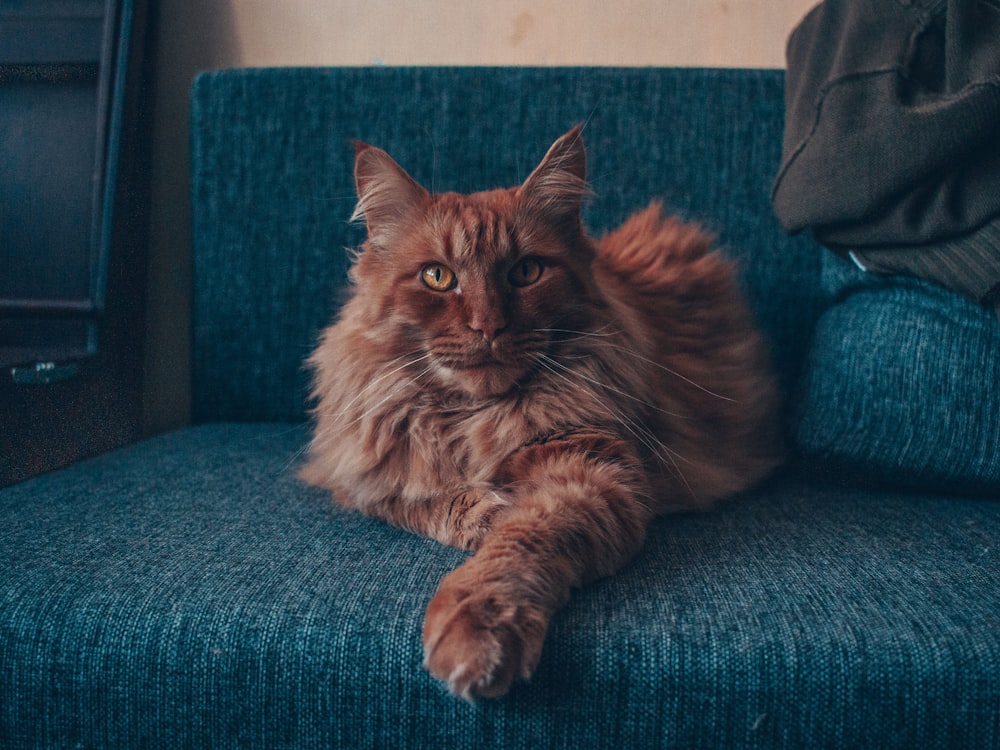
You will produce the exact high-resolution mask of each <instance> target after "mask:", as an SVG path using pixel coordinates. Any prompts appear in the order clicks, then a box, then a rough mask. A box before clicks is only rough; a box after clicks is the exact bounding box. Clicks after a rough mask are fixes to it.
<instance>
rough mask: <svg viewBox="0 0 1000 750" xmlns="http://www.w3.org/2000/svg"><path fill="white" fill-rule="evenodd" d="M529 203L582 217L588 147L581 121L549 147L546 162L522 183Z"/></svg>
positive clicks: (551, 211)
mask: <svg viewBox="0 0 1000 750" xmlns="http://www.w3.org/2000/svg"><path fill="white" fill-rule="evenodd" d="M521 191H522V194H523V195H524V196H525V198H526V199H527V201H528V203H529V205H531V206H532V207H534V208H537V209H540V210H542V211H543V212H545V213H548V214H549V215H553V216H556V217H559V218H569V219H578V218H579V216H580V206H581V204H582V203H583V200H584V198H586V197H587V196H589V195H591V191H590V188H589V187H588V186H587V151H586V149H585V148H584V146H583V136H582V134H581V126H579V125H577V126H576V127H575V128H573V129H572V130H570V131H569V132H568V133H566V134H565V135H564V136H562V137H561V138H559V139H558V140H557V141H556V142H555V143H553V144H552V146H550V147H549V150H548V152H547V153H546V154H545V158H543V159H542V163H541V164H539V165H538V166H537V167H535V171H534V172H532V173H531V174H530V175H528V179H527V180H525V181H524V184H523V185H521Z"/></svg>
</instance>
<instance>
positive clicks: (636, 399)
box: [540, 354, 693, 419]
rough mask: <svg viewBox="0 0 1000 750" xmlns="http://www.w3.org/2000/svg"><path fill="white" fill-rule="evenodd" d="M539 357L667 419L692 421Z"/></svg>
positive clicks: (687, 417) (547, 357)
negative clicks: (665, 416)
mask: <svg viewBox="0 0 1000 750" xmlns="http://www.w3.org/2000/svg"><path fill="white" fill-rule="evenodd" d="M540 357H541V358H543V359H546V360H548V361H549V363H550V364H552V365H553V366H555V367H558V368H560V369H562V370H564V371H566V372H568V373H571V374H572V375H575V376H576V377H578V378H581V379H583V380H586V381H587V382H588V383H593V384H594V385H596V386H598V387H600V388H604V389H605V390H608V391H611V392H612V393H617V394H618V395H619V396H624V397H625V398H628V399H631V400H632V401H635V402H636V403H637V404H641V405H642V406H645V407H646V408H647V409H653V410H654V411H658V412H660V413H661V414H666V415H667V416H668V417H675V418H677V419H693V417H689V416H686V415H684V414H676V413H674V412H672V411H667V410H666V409H662V408H660V407H659V406H657V405H656V404H651V403H649V402H648V401H644V400H643V399H641V398H639V397H638V396H633V395H632V394H631V393H628V392H627V391H623V390H622V389H620V388H615V387H614V386H613V385H609V384H608V383H602V382H601V381H599V380H596V379H594V378H591V377H588V376H587V375H584V374H583V373H582V372H577V371H576V370H573V369H572V368H569V367H567V366H566V365H564V364H562V363H561V362H558V361H557V360H554V359H552V357H550V356H548V355H547V354H542V355H540Z"/></svg>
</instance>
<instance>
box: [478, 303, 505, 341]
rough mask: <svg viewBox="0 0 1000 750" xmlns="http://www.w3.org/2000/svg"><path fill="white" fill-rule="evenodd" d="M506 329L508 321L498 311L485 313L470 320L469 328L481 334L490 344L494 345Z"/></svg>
mask: <svg viewBox="0 0 1000 750" xmlns="http://www.w3.org/2000/svg"><path fill="white" fill-rule="evenodd" d="M506 327H507V321H506V320H504V317H503V315H501V314H500V313H499V312H496V311H489V312H483V313H480V314H477V315H472V316H471V317H470V318H469V328H471V329H472V330H473V331H476V332H477V333H481V334H482V336H483V339H485V340H486V342H487V343H489V344H492V343H493V342H494V341H495V340H496V338H497V336H499V335H500V334H501V333H503V331H504V329H505V328H506Z"/></svg>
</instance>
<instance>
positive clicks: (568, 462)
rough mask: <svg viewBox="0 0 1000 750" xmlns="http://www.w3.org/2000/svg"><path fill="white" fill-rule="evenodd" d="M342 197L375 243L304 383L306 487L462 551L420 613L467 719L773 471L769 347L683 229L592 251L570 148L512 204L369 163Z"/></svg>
mask: <svg viewBox="0 0 1000 750" xmlns="http://www.w3.org/2000/svg"><path fill="white" fill-rule="evenodd" d="M355 180H356V184H357V192H358V196H359V203H358V207H357V211H356V217H363V218H364V220H365V222H366V224H367V229H368V237H367V240H366V241H365V243H364V245H363V247H362V250H361V252H360V253H359V255H358V257H357V260H356V263H355V264H354V267H353V269H352V278H353V281H354V293H353V296H352V297H351V299H350V301H349V302H347V304H346V305H345V306H344V307H343V309H342V310H341V312H340V315H339V318H338V320H337V321H336V322H335V323H334V324H333V325H332V326H330V327H329V328H328V329H327V330H326V331H325V332H324V333H323V335H322V339H321V342H320V344H319V347H318V348H317V349H316V351H315V353H314V354H313V355H312V357H311V358H310V359H309V362H308V364H309V365H310V367H311V368H312V369H313V371H314V376H315V390H314V398H315V403H316V405H315V413H314V418H315V434H314V437H313V440H312V443H311V445H310V455H309V460H308V462H307V464H306V466H305V467H304V469H303V470H302V476H303V478H305V479H306V480H307V481H308V482H310V483H313V484H316V485H319V486H321V487H325V488H328V489H330V490H331V491H332V494H333V498H334V500H335V501H336V502H337V503H339V504H340V505H342V506H344V507H347V508H353V509H357V510H359V511H361V512H363V513H367V514H369V515H372V516H377V517H379V518H382V519H384V520H386V521H388V522H389V523H392V524H395V525H397V526H400V527H402V528H404V529H409V530H410V531H413V532H416V533H418V534H424V535H426V536H429V537H433V538H434V539H437V540H439V541H441V542H443V543H445V544H449V545H453V546H455V547H460V548H462V549H466V550H473V551H475V554H474V555H473V556H471V557H469V558H468V559H467V560H466V562H465V563H464V564H463V565H461V566H460V567H459V568H457V569H456V570H454V571H453V572H452V573H450V574H449V575H447V576H446V577H445V578H444V579H443V580H442V581H441V584H440V587H439V588H438V591H437V593H436V595H435V596H434V598H433V599H432V601H431V602H430V605H429V607H428V609H427V614H426V619H425V624H424V633H423V646H424V658H425V665H426V667H427V668H428V669H429V670H430V672H431V673H433V674H434V675H436V676H437V677H439V678H441V679H442V680H445V681H446V682H447V684H448V687H449V688H450V689H451V691H452V692H453V693H455V694H458V695H461V696H463V697H465V698H466V699H472V698H474V697H476V696H500V695H503V694H504V693H505V692H507V690H508V689H509V688H510V686H511V683H512V682H513V681H514V680H515V679H527V678H529V677H530V676H531V674H532V671H533V670H534V669H535V666H536V664H537V663H538V660H539V656H540V654H541V649H542V643H543V641H544V640H545V633H546V629H547V627H548V624H549V621H550V619H551V618H552V616H553V614H554V613H555V612H556V611H557V610H558V609H559V608H560V607H562V606H563V605H564V604H566V602H567V600H568V599H569V596H570V591H571V590H572V589H573V588H575V587H579V586H582V585H584V584H586V583H587V582H588V581H592V580H594V579H596V578H600V577H602V576H608V575H610V574H612V573H614V572H615V571H617V570H619V569H620V568H622V566H624V565H625V564H626V563H627V562H629V560H630V559H631V558H632V557H633V556H634V555H635V554H636V552H637V551H638V550H639V548H640V547H641V545H642V543H643V540H644V537H645V535H646V529H647V526H648V524H649V523H650V520H651V519H652V518H653V517H654V516H655V515H657V514H658V513H663V512H668V511H676V510H683V509H702V508H706V507H708V506H709V505H710V504H711V503H712V502H713V501H715V500H717V499H719V498H722V497H724V496H726V495H730V494H732V493H734V492H737V491H739V490H741V489H743V488H745V487H747V486H749V485H750V484H752V483H753V482H755V481H757V480H759V479H761V478H762V477H764V476H765V475H766V474H767V473H768V472H770V471H771V470H772V469H773V468H774V467H775V466H777V465H778V464H779V463H780V461H781V456H782V449H781V440H780V437H779V434H780V430H779V427H778V416H777V413H778V399H777V395H776V387H775V383H774V380H773V379H772V376H771V373H770V369H769V364H768V357H767V355H766V352H765V346H764V343H763V342H762V339H761V336H760V335H759V334H758V332H757V331H756V330H755V328H754V326H753V324H752V322H751V315H750V313H749V311H748V309H747V307H746V304H745V302H744V300H743V297H742V295H741V294H740V291H739V289H738V287H737V283H736V280H735V273H734V267H733V265H732V264H731V263H730V262H728V261H727V260H725V259H724V258H723V257H722V256H721V255H720V254H719V253H718V252H716V251H713V250H712V249H711V247H710V243H711V241H710V238H708V237H707V236H706V235H705V234H703V233H702V231H701V230H699V229H698V228H696V227H694V226H690V225H686V224H683V223H681V222H679V221H678V220H676V219H673V218H665V217H664V216H663V214H662V210H661V208H660V206H659V205H658V204H656V203H654V204H652V205H651V206H649V207H648V208H646V209H645V210H643V211H641V212H639V213H637V214H636V215H634V216H633V217H632V218H630V219H629V220H628V221H627V222H626V223H625V224H624V225H623V226H622V227H621V228H619V229H618V230H617V231H615V232H613V233H612V234H610V235H608V236H606V237H604V238H603V239H600V240H595V239H592V238H591V237H589V236H588V235H587V234H586V232H585V230H584V228H583V226H582V223H581V218H580V208H581V202H582V200H583V199H584V198H585V197H586V196H587V195H588V187H587V182H586V155H585V151H584V146H583V141H582V138H581V133H580V128H579V127H577V128H575V129H573V130H571V131H570V132H569V133H567V134H566V135H564V136H563V137H561V138H560V139H559V140H557V141H556V142H555V143H554V144H553V145H552V147H551V148H550V149H549V151H548V153H547V154H546V155H545V157H544V159H543V160H542V162H541V164H540V165H539V166H538V167H537V168H536V169H535V170H534V171H533V172H532V173H531V175H530V176H529V177H528V179H527V180H526V181H525V182H524V183H523V184H522V185H520V186H518V187H516V188H512V189H505V190H493V191H489V192H480V193H474V194H471V195H458V194H455V193H445V194H431V193H429V192H428V191H426V190H425V189H424V188H423V187H421V186H420V185H418V184H417V183H416V182H415V181H414V180H413V179H412V178H411V177H410V176H409V175H408V174H407V173H406V172H405V171H404V170H403V169H402V168H401V167H400V166H399V165H397V164H396V162H394V161H393V160H392V159H391V158H390V157H389V155H388V154H386V153H385V152H384V151H381V150H380V149H378V148H374V147H372V146H368V145H365V144H357V145H356V162H355Z"/></svg>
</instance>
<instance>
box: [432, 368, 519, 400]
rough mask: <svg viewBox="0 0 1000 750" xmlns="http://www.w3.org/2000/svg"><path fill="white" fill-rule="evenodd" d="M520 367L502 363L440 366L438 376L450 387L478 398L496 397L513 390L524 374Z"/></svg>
mask: <svg viewBox="0 0 1000 750" xmlns="http://www.w3.org/2000/svg"><path fill="white" fill-rule="evenodd" d="M523 374H524V373H523V371H522V370H521V369H519V368H514V367H510V366H505V365H500V364H488V365H478V366H471V367H445V366H440V367H439V368H438V377H439V378H441V380H442V381H443V382H444V383H445V384H446V385H447V386H449V387H451V388H456V389H458V390H460V391H462V392H463V393H465V394H467V395H469V396H473V397H476V398H495V397H497V396H502V395H504V394H505V393H507V392H509V391H511V390H512V389H513V388H514V386H515V385H517V382H518V380H520V378H521V376H522V375H523Z"/></svg>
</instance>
